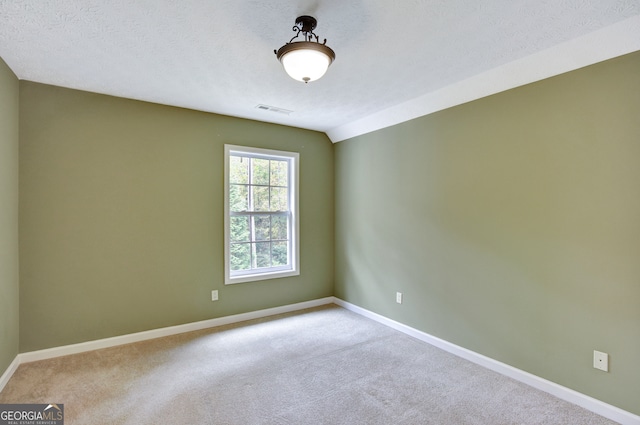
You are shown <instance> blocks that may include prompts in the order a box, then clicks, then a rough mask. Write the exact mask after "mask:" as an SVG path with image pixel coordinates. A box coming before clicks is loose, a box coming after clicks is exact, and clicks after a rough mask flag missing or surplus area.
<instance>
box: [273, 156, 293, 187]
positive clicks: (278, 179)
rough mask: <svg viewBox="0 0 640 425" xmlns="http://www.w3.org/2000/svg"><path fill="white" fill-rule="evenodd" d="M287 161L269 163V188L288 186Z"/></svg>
mask: <svg viewBox="0 0 640 425" xmlns="http://www.w3.org/2000/svg"><path fill="white" fill-rule="evenodd" d="M288 165H289V164H288V162H287V161H271V186H289V184H288V180H289V174H288Z"/></svg>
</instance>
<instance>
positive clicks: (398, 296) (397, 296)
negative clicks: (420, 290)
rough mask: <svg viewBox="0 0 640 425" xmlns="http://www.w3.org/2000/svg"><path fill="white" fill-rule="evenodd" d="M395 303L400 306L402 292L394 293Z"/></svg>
mask: <svg viewBox="0 0 640 425" xmlns="http://www.w3.org/2000/svg"><path fill="white" fill-rule="evenodd" d="M396 302H397V303H398V304H402V292H396Z"/></svg>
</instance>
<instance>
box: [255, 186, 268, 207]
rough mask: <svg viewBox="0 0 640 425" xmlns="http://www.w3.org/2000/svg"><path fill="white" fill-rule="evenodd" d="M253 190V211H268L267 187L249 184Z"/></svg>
mask: <svg viewBox="0 0 640 425" xmlns="http://www.w3.org/2000/svg"><path fill="white" fill-rule="evenodd" d="M251 190H252V191H253V211H269V188H268V187H262V186H251Z"/></svg>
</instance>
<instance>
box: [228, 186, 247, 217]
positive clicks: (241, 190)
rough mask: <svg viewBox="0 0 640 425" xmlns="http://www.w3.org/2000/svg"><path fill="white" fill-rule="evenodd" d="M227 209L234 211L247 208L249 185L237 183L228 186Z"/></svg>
mask: <svg viewBox="0 0 640 425" xmlns="http://www.w3.org/2000/svg"><path fill="white" fill-rule="evenodd" d="M229 209H230V210H231V211H235V212H238V211H247V210H249V186H246V185H239V184H232V185H230V186H229Z"/></svg>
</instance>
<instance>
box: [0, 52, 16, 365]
mask: <svg viewBox="0 0 640 425" xmlns="http://www.w3.org/2000/svg"><path fill="white" fill-rule="evenodd" d="M18 88H19V84H18V79H17V78H16V76H15V75H14V74H13V72H12V71H11V69H9V67H8V66H7V65H6V64H5V63H4V61H3V60H2V59H1V58H0V376H1V375H2V374H3V373H4V371H5V370H6V369H7V367H8V366H9V365H10V364H11V362H12V361H13V359H14V358H15V357H16V355H17V354H18V335H19V324H18V306H19V303H18V294H19V291H18V268H19V267H18V109H19V108H18V99H19V95H18Z"/></svg>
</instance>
